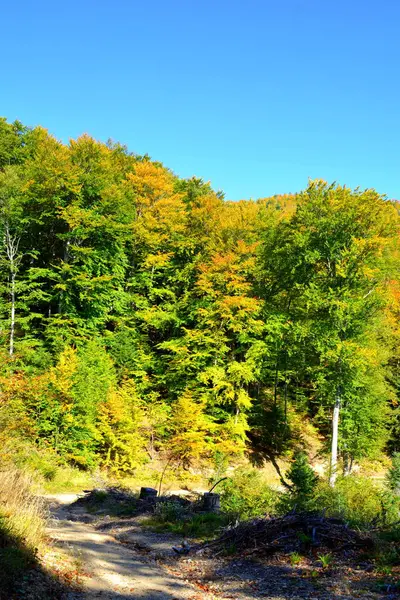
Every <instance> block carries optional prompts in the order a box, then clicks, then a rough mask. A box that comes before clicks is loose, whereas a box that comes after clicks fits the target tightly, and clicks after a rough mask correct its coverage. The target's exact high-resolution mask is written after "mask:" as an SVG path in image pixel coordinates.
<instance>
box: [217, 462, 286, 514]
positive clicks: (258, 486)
mask: <svg viewBox="0 0 400 600" xmlns="http://www.w3.org/2000/svg"><path fill="white" fill-rule="evenodd" d="M221 488H222V491H221V508H222V510H223V511H224V512H226V513H228V514H230V515H232V516H233V517H235V518H238V519H251V518H252V517H258V516H265V515H269V514H273V513H274V512H275V508H276V503H277V500H278V493H277V492H276V491H275V490H273V489H272V488H271V487H270V486H268V485H267V484H266V482H265V481H264V479H263V476H262V473H260V471H257V470H256V469H248V468H240V469H237V470H236V471H235V473H234V474H233V476H232V477H230V478H229V479H227V480H226V481H224V482H223V484H221Z"/></svg>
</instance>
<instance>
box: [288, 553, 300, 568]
mask: <svg viewBox="0 0 400 600" xmlns="http://www.w3.org/2000/svg"><path fill="white" fill-rule="evenodd" d="M289 560H290V564H291V565H292V567H295V566H296V565H299V564H300V563H301V561H302V560H303V557H302V556H301V554H299V553H298V552H292V553H291V554H289Z"/></svg>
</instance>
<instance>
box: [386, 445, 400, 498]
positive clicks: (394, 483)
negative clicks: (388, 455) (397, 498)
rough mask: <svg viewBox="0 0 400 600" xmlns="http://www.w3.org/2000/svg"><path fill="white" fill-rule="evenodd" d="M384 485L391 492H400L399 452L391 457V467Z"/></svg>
mask: <svg viewBox="0 0 400 600" xmlns="http://www.w3.org/2000/svg"><path fill="white" fill-rule="evenodd" d="M386 483H387V486H388V487H389V489H391V490H392V491H393V492H400V452H395V453H394V454H393V456H392V465H391V467H389V470H388V472H387V475H386Z"/></svg>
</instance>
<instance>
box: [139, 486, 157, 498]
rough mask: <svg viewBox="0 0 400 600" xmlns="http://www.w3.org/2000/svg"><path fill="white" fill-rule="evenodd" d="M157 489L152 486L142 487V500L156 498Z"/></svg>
mask: <svg viewBox="0 0 400 600" xmlns="http://www.w3.org/2000/svg"><path fill="white" fill-rule="evenodd" d="M157 493H158V492H157V490H155V489H154V488H150V487H142V488H140V496H139V498H140V499H141V500H147V499H148V498H155V497H156V496H157Z"/></svg>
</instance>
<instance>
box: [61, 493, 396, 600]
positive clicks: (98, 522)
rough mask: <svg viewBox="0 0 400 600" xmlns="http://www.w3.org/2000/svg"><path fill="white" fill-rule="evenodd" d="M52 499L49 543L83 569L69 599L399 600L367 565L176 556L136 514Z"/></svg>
mask: <svg viewBox="0 0 400 600" xmlns="http://www.w3.org/2000/svg"><path fill="white" fill-rule="evenodd" d="M49 499H50V501H51V504H52V513H53V520H52V523H51V527H50V529H49V534H50V537H51V538H52V539H53V541H54V544H55V545H56V546H59V547H62V548H63V549H64V550H65V549H66V550H67V551H68V552H69V553H70V555H72V556H74V557H75V558H78V559H79V561H80V564H81V571H82V572H81V576H80V586H81V587H80V589H79V590H76V591H70V592H68V595H67V596H66V598H67V600H80V599H85V598H88V599H90V598H104V599H109V600H110V599H112V598H137V599H146V600H153V599H154V600H155V599H158V600H164V599H165V600H166V599H169V600H173V599H176V600H181V599H186V600H213V599H214V600H217V599H219V600H227V599H230V600H235V599H236V600H249V599H252V600H253V599H259V598H265V599H268V600H288V599H292V600H305V599H310V600H311V599H314V600H317V599H318V600H350V599H353V598H364V599H365V600H378V599H383V598H385V599H387V600H392V599H394V598H399V593H398V591H397V592H396V591H395V590H396V587H395V586H396V573H395V572H394V573H391V574H390V575H382V574H379V573H377V572H376V570H374V567H373V564H372V563H371V561H369V560H368V559H365V560H364V561H363V560H362V558H361V557H358V558H357V560H355V562H353V561H349V560H341V559H340V558H339V557H338V556H335V558H334V560H333V561H332V564H330V565H329V566H328V567H323V566H322V565H318V562H317V561H316V557H313V556H311V555H310V557H309V558H308V557H302V558H301V559H300V562H299V563H298V564H295V565H293V564H291V557H290V555H288V554H287V553H284V552H281V553H279V552H275V553H274V554H273V555H269V554H268V553H267V554H265V553H264V554H262V555H259V554H251V555H248V556H246V553H245V552H242V553H236V554H233V555H232V556H226V555H224V553H223V552H221V551H220V546H218V545H217V546H215V547H214V548H212V547H211V549H210V548H208V549H207V547H204V549H201V546H199V545H197V544H195V543H194V542H193V541H191V540H188V544H189V546H190V547H191V548H192V549H193V550H192V551H190V552H189V554H188V555H187V556H184V555H182V556H178V555H176V553H175V552H174V551H173V550H172V547H173V546H178V547H179V546H180V545H181V543H182V538H181V537H180V536H176V535H173V534H170V533H154V532H152V531H149V530H148V529H147V528H146V527H144V526H143V515H141V514H136V515H134V516H127V517H120V516H110V515H105V514H104V512H102V510H100V514H98V513H97V514H96V513H93V510H91V512H88V507H87V506H86V505H85V502H84V501H83V502H78V503H71V502H73V500H74V499H76V496H72V495H66V494H58V495H56V496H52V497H50V498H49ZM140 512H142V511H139V513H140ZM199 549H200V552H199ZM397 575H398V573H397ZM397 589H398V588H397Z"/></svg>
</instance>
